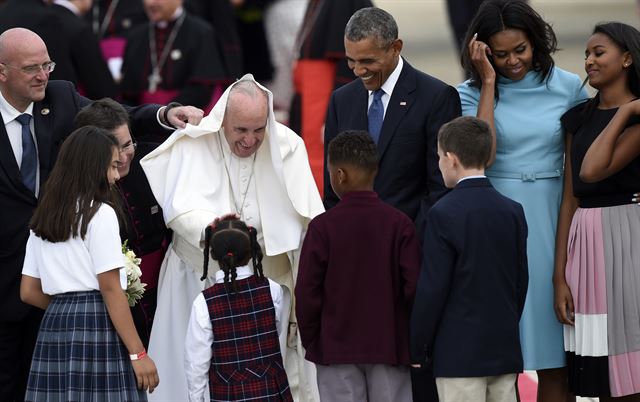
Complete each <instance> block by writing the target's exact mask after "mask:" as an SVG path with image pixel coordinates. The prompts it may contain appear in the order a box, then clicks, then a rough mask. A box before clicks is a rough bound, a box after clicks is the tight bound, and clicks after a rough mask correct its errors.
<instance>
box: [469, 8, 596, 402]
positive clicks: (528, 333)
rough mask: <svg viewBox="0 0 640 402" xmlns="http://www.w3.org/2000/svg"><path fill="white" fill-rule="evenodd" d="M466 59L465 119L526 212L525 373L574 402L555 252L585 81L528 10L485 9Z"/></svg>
mask: <svg viewBox="0 0 640 402" xmlns="http://www.w3.org/2000/svg"><path fill="white" fill-rule="evenodd" d="M466 43H468V48H467V49H466V51H465V52H463V55H462V62H463V66H464V68H465V71H466V73H467V74H468V76H470V77H471V78H470V79H469V80H467V81H465V82H463V83H462V84H460V85H459V86H458V92H459V93H460V100H461V103H462V114H463V115H470V116H477V117H478V118H481V119H482V120H485V121H486V122H487V123H489V125H490V126H491V128H492V130H493V132H494V133H495V136H494V140H495V143H494V152H493V153H492V154H493V158H492V160H491V161H490V167H489V168H488V169H487V171H486V175H487V176H488V177H489V179H490V180H491V183H492V184H493V185H494V187H495V188H496V189H497V190H498V191H500V192H501V193H502V194H504V195H506V196H507V197H510V198H512V199H513V200H515V201H517V202H519V203H521V204H522V206H523V207H524V211H525V216H526V218H527V224H528V226H529V237H528V241H527V253H528V259H529V288H528V292H527V300H526V303H525V308H524V312H523V315H522V319H521V321H520V341H521V344H522V353H523V358H524V366H525V370H537V373H538V401H565V400H567V399H568V398H569V394H568V387H567V380H566V378H567V377H566V369H565V368H564V367H565V365H566V363H565V353H564V345H563V332H562V325H561V324H560V322H558V320H557V318H556V315H555V312H554V288H553V282H552V279H553V272H554V250H555V233H556V225H557V218H558V210H559V206H560V200H561V197H562V175H563V170H564V169H563V162H564V147H565V138H564V132H563V131H562V127H561V124H560V117H561V116H562V115H563V114H564V113H565V112H566V111H567V110H569V109H570V108H571V107H573V106H574V105H576V104H577V103H578V102H580V101H581V100H583V99H586V98H587V97H588V95H587V93H586V91H585V90H584V88H583V87H582V83H581V81H580V79H579V77H578V76H577V75H575V74H572V73H568V72H566V71H564V70H562V69H560V68H557V67H555V66H554V62H553V59H552V57H551V54H552V53H553V52H555V50H556V44H557V42H556V37H555V34H554V32H553V30H552V28H551V26H550V25H549V24H547V23H546V22H545V21H544V20H543V19H542V18H541V17H540V15H539V14H538V13H537V12H536V11H535V10H533V9H532V8H531V7H530V6H529V5H528V4H527V3H526V2H523V1H521V0H489V1H486V2H485V3H483V5H482V6H481V8H480V9H479V10H478V13H477V14H476V16H475V18H474V20H473V21H472V22H471V25H470V27H469V31H468V33H467V41H466Z"/></svg>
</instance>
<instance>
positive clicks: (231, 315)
mask: <svg viewBox="0 0 640 402" xmlns="http://www.w3.org/2000/svg"><path fill="white" fill-rule="evenodd" d="M236 285H237V293H235V294H233V293H232V292H229V291H227V289H226V288H225V285H224V284H223V283H217V284H215V285H213V286H211V287H210V288H208V289H205V290H204V291H203V294H204V298H205V301H206V302H207V307H208V309H209V318H210V319H211V327H212V328H213V344H212V345H211V348H212V352H213V355H212V358H211V368H210V369H209V391H210V394H211V401H248V400H251V401H255V400H260V401H293V398H292V397H291V391H290V390H289V382H288V381H287V374H286V372H285V370H284V366H283V364H282V355H281V354H280V344H279V342H278V332H277V330H276V315H275V309H274V307H273V300H272V298H271V292H270V290H269V280H268V279H266V278H258V277H257V276H255V275H252V276H250V277H248V278H246V279H241V280H239V281H237V282H236ZM229 286H230V285H229Z"/></svg>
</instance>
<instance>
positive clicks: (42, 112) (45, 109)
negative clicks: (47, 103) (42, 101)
mask: <svg viewBox="0 0 640 402" xmlns="http://www.w3.org/2000/svg"><path fill="white" fill-rule="evenodd" d="M49 112H50V110H49V109H48V108H46V107H44V108H42V110H41V111H40V114H41V115H43V116H46V115H48V114H49Z"/></svg>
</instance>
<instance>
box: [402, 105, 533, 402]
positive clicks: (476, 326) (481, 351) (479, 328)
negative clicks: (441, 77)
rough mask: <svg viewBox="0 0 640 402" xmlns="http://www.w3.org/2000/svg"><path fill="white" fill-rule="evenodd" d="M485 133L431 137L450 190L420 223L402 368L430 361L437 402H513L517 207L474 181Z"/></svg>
mask: <svg viewBox="0 0 640 402" xmlns="http://www.w3.org/2000/svg"><path fill="white" fill-rule="evenodd" d="M491 141H492V139H491V132H490V128H489V126H488V125H487V124H486V123H485V122H483V121H481V120H479V119H476V118H475V117H460V118H457V119H455V120H453V121H451V122H450V123H447V124H445V125H444V126H442V128H441V129H440V132H439V133H438V156H439V157H440V161H439V165H440V170H441V171H442V175H443V178H444V182H445V185H446V186H447V187H448V188H452V190H451V191H450V192H449V193H448V194H447V195H445V196H444V197H442V199H440V200H439V201H438V202H436V204H435V205H434V206H433V207H432V208H431V209H430V211H429V213H428V214H427V225H426V233H425V238H424V258H423V263H422V272H421V273H420V279H419V280H418V288H417V291H416V299H415V304H414V307H413V312H412V316H411V348H412V358H413V359H414V361H415V362H418V363H419V364H427V363H428V362H430V361H432V363H433V368H434V374H435V377H436V385H437V388H438V395H439V398H440V402H448V401H455V402H460V401H475V400H486V401H488V402H489V401H491V402H497V401H500V402H502V401H505V402H506V401H509V402H513V401H515V400H516V388H515V384H516V378H517V375H516V373H519V372H521V371H522V352H521V350H520V335H519V329H518V322H519V321H520V315H521V314H522V309H523V307H524V301H525V297H526V293H527V282H528V279H529V275H528V270H527V251H526V250H527V245H526V243H527V224H526V221H525V217H524V212H523V209H522V206H521V205H520V204H518V203H517V202H515V201H513V200H511V199H509V198H507V197H504V196H503V195H501V194H500V193H498V192H497V191H496V190H495V189H494V188H493V187H492V186H491V183H490V182H489V180H488V179H487V178H486V177H485V176H484V167H485V166H486V164H487V161H488V160H489V155H490V150H491Z"/></svg>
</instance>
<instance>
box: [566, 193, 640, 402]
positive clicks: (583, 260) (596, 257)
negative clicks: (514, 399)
mask: <svg viewBox="0 0 640 402" xmlns="http://www.w3.org/2000/svg"><path fill="white" fill-rule="evenodd" d="M565 275H566V280H567V284H568V285H569V288H570V289H571V293H572V296H573V302H574V309H575V326H568V325H565V326H564V342H565V351H566V353H567V366H568V369H569V386H570V389H571V391H572V392H573V393H575V394H576V395H580V396H587V397H600V396H614V397H619V396H624V395H631V394H635V393H639V392H640V207H638V206H637V205H635V204H631V205H619V206H612V207H604V208H578V210H577V211H576V213H575V215H574V217H573V221H572V224H571V230H570V234H569V243H568V255H567V266H566V271H565Z"/></svg>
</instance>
